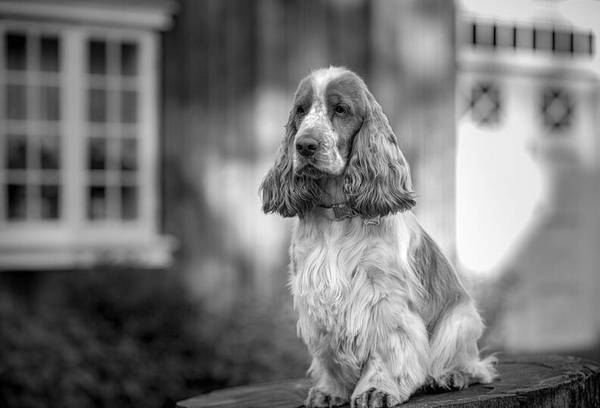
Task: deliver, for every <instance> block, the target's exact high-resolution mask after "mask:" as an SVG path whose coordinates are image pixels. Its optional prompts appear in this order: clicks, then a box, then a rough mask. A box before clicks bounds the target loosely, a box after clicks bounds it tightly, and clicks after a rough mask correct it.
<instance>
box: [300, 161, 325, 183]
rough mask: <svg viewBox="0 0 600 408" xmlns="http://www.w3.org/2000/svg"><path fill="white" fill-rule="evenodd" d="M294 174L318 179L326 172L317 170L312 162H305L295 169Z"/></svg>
mask: <svg viewBox="0 0 600 408" xmlns="http://www.w3.org/2000/svg"><path fill="white" fill-rule="evenodd" d="M296 175H298V176H301V177H303V176H304V177H309V178H313V179H320V178H322V177H325V176H326V175H327V174H326V173H325V172H324V171H323V170H319V169H318V168H316V167H315V166H313V165H312V164H306V165H304V166H302V167H301V168H299V169H298V170H297V171H296Z"/></svg>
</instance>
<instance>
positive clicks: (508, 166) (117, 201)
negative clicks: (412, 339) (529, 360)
mask: <svg viewBox="0 0 600 408" xmlns="http://www.w3.org/2000/svg"><path fill="white" fill-rule="evenodd" d="M599 32H600V2H599V1H598V0H505V1H503V2H497V1H491V0H456V1H454V2H453V1H450V0H402V1H395V0H373V1H368V0H311V1H305V0H285V1H284V0H257V1H251V2H250V1H244V2H241V1H234V0H145V1H144V0H128V1H126V2H124V1H118V0H0V87H2V92H0V407H56V406H62V407H74V406H86V407H105V406H106V407H108V406H110V407H129V406H145V407H172V406H173V404H174V402H175V401H177V400H180V399H183V398H186V397H190V396H192V395H195V394H198V393H201V392H205V391H208V390H211V389H215V388H222V387H226V386H232V385H238V384H246V383H254V382H259V381H265V380H271V379H279V378H290V377H298V376H303V375H304V373H305V370H306V369H307V368H308V363H309V360H308V355H307V352H306V351H305V347H304V346H303V345H302V344H301V342H300V341H299V340H298V339H297V338H296V334H295V316H294V312H293V310H292V308H291V299H290V295H289V293H288V289H287V287H286V281H287V272H286V267H287V262H288V255H287V246H288V244H289V236H290V227H291V225H292V221H291V220H287V219H282V218H280V217H278V216H273V215H270V216H267V215H264V214H262V213H261V211H260V202H259V197H258V193H257V189H258V185H259V183H260V180H261V179H262V177H263V175H264V174H265V173H266V171H267V169H268V168H269V167H270V165H271V164H272V162H273V160H274V158H275V152H276V149H277V147H278V145H279V142H280V140H281V138H282V137H283V125H284V123H285V122H286V119H287V114H288V109H290V106H291V101H292V95H293V92H294V89H295V87H296V85H297V83H298V82H299V80H300V79H301V78H303V77H304V76H305V75H307V74H308V73H309V72H310V71H311V70H313V69H316V68H319V67H323V66H328V65H343V66H346V67H348V68H350V69H352V70H354V71H355V72H357V73H358V74H359V75H361V76H362V77H363V78H364V79H365V80H366V82H367V84H368V85H369V87H370V88H371V90H372V91H373V93H374V94H375V96H376V98H377V99H378V100H379V101H380V103H381V104H382V106H383V108H384V111H385V112H386V113H387V115H388V117H389V119H390V122H391V124H392V126H393V128H394V130H395V132H396V134H397V136H398V138H399V140H400V142H401V148H402V149H403V151H404V153H405V155H406V157H407V158H408V160H409V163H410V164H411V167H412V174H413V181H414V183H415V186H416V192H417V195H418V204H417V206H416V208H415V212H416V213H417V215H418V217H419V218H420V220H421V222H422V224H423V225H424V226H425V228H426V229H427V230H428V231H429V232H430V233H431V234H432V236H433V237H434V238H435V240H436V241H437V242H438V243H440V245H441V246H442V248H443V250H444V252H445V253H446V255H447V256H448V257H449V258H450V259H451V260H452V261H453V263H454V264H455V265H456V266H457V269H458V270H459V271H460V272H461V274H462V275H463V276H464V279H465V282H467V285H468V286H469V287H470V288H471V289H472V291H473V292H474V293H475V295H476V297H477V298H478V301H479V303H480V306H481V310H482V313H483V315H484V316H485V319H486V321H487V325H488V331H487V333H486V335H485V337H484V339H483V340H482V345H485V346H486V347H487V348H488V350H495V351H501V352H526V353H538V352H568V353H571V354H576V355H584V356H588V357H592V358H596V359H600V317H599V316H600V313H599V312H600V308H599V303H600V302H599V301H598V299H597V293H598V292H599V291H600V272H599V271H598V267H599V265H600V251H599V250H600V217H599V214H598V211H599V205H598V203H599V201H600V200H599V199H600V171H599V168H600V141H599V140H600V130H599V129H600V127H599V121H600V81H599V78H600V57H599V54H598V50H597V48H598V46H597V41H598V33H599Z"/></svg>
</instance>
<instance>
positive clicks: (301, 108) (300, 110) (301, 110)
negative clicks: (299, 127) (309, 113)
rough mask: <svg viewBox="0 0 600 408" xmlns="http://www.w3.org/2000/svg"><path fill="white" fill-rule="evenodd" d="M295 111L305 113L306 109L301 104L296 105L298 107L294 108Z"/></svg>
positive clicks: (299, 113)
mask: <svg viewBox="0 0 600 408" xmlns="http://www.w3.org/2000/svg"><path fill="white" fill-rule="evenodd" d="M296 113H297V114H298V115H304V114H305V113H306V110H305V109H304V107H302V106H298V107H297V108H296Z"/></svg>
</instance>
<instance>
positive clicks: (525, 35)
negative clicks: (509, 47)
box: [517, 27, 533, 48]
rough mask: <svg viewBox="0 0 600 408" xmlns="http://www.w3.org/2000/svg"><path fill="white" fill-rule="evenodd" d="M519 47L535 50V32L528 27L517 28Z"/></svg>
mask: <svg viewBox="0 0 600 408" xmlns="http://www.w3.org/2000/svg"><path fill="white" fill-rule="evenodd" d="M517 47H518V48H533V30H532V29H531V28H528V27H518V28H517Z"/></svg>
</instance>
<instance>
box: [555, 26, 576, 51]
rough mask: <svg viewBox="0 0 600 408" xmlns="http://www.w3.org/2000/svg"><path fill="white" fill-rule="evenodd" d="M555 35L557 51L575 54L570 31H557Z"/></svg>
mask: <svg viewBox="0 0 600 408" xmlns="http://www.w3.org/2000/svg"><path fill="white" fill-rule="evenodd" d="M554 35H555V42H554V49H555V50H556V51H558V52H573V43H572V33H571V32H570V31H557V32H556V33H555V34H554Z"/></svg>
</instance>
